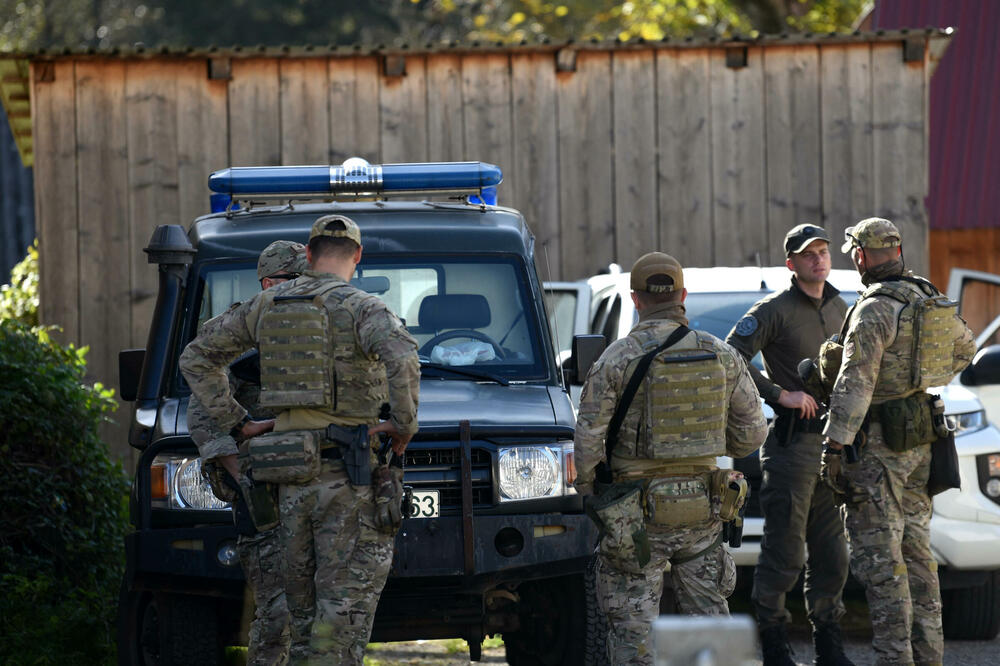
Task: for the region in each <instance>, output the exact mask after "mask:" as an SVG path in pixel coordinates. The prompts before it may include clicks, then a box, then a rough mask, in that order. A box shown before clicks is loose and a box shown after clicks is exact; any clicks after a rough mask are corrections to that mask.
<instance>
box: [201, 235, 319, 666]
mask: <svg viewBox="0 0 1000 666" xmlns="http://www.w3.org/2000/svg"><path fill="white" fill-rule="evenodd" d="M308 268H309V266H308V264H307V263H306V248H305V246H304V245H302V243H293V242H292V241H275V242H273V243H271V244H270V245H268V246H267V247H266V248H265V249H264V251H263V252H261V254H260V258H259V259H258V261H257V278H258V280H260V284H261V288H262V289H269V288H271V287H273V286H275V285H277V284H281V283H282V282H285V281H287V280H293V279H295V278H297V277H298V276H299V275H300V274H302V273H303V272H304V271H305V270H307V269H308ZM221 321H222V320H221V319H220V318H219V317H216V318H214V319H210V320H208V321H206V322H205V323H204V324H203V325H202V326H201V328H200V330H199V335H206V334H207V333H208V332H209V331H211V330H212V329H213V328H214V326H215V324H216V323H219V322H221ZM254 358H255V357H248V358H247V359H246V360H247V361H248V362H249V363H246V364H247V365H252V361H253V360H254ZM257 368H258V373H257V374H258V376H257V377H256V378H254V377H252V376H250V375H252V373H245V372H241V371H240V370H239V369H237V370H236V371H235V372H234V371H233V370H232V369H231V370H230V372H229V385H230V389H231V391H232V394H233V396H234V397H235V398H236V401H237V402H238V403H239V404H240V405H242V406H243V407H245V408H246V410H247V412H248V413H249V414H250V415H251V416H252V418H254V419H256V420H266V419H272V418H273V417H274V413H273V412H271V411H269V410H266V409H263V408H261V407H260V404H259V402H260V377H259V366H257ZM187 422H188V432H189V433H190V434H191V439H192V440H193V441H194V443H195V445H197V447H198V453H199V455H200V456H201V459H202V468H203V469H204V470H205V472H206V474H207V475H208V477H209V481H210V483H211V485H212V490H213V492H214V493H215V495H216V496H217V497H219V499H221V500H223V501H226V502H232V503H233V519H234V521H235V523H236V530H237V538H236V552H237V553H238V554H239V557H240V564H241V565H242V567H243V574H244V575H245V576H246V579H247V586H248V587H249V588H250V592H251V594H252V595H253V601H254V617H253V621H252V622H251V624H250V631H249V644H248V651H247V664H248V666H268V665H273V664H284V663H286V662H287V661H288V642H289V633H288V606H287V605H286V603H285V583H284V577H283V576H282V573H281V557H282V556H281V547H280V540H279V534H278V529H277V528H271V529H268V530H263V531H258V530H257V529H256V527H255V526H254V524H253V520H252V519H250V516H249V515H248V507H247V503H246V500H245V498H244V497H243V494H242V493H241V492H239V491H238V490H236V488H238V486H239V483H240V476H241V475H242V476H248V475H250V476H252V472H250V469H249V460H248V458H247V457H246V456H242V457H239V458H238V453H239V444H238V443H237V441H236V440H235V439H234V438H233V437H232V436H230V434H229V433H228V432H224V431H222V430H220V429H219V427H218V425H216V422H215V420H213V419H212V417H211V416H210V415H209V412H208V410H207V409H206V408H205V405H204V403H202V401H201V400H199V399H198V396H197V395H192V396H191V400H190V401H189V402H188V410H187ZM234 461H238V463H237V464H238V467H237V470H238V471H237V474H236V476H233V477H231V478H232V479H233V482H227V480H226V479H224V478H223V477H222V476H221V475H223V474H225V475H229V472H228V471H226V468H225V467H224V466H225V465H228V466H229V467H232V463H233V462H234ZM234 486H235V487H234ZM270 491H271V493H272V494H273V495H274V497H275V501H276V500H277V488H271V489H270Z"/></svg>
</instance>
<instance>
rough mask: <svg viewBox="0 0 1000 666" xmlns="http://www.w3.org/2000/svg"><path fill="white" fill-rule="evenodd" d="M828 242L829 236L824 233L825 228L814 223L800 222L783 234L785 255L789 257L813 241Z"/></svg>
mask: <svg viewBox="0 0 1000 666" xmlns="http://www.w3.org/2000/svg"><path fill="white" fill-rule="evenodd" d="M817 240H821V241H826V242H827V243H829V242H830V237H829V236H827V235H826V229H824V228H823V227H817V226H816V225H815V224H800V225H798V226H797V227H793V228H792V230H791V231H789V232H788V233H787V234H785V256H786V257H790V256H792V255H793V254H798V253H799V252H801V251H802V250H804V249H806V247H807V246H808V245H809V243H812V242H813V241H817Z"/></svg>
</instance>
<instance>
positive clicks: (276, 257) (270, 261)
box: [257, 240, 309, 280]
mask: <svg viewBox="0 0 1000 666" xmlns="http://www.w3.org/2000/svg"><path fill="white" fill-rule="evenodd" d="M307 268H309V264H308V263H307V262H306V246H305V245H303V244H302V243H294V242H292V241H286V240H279V241H274V242H273V243H271V244H270V245H268V246H267V247H265V248H264V251H263V252H261V253H260V259H258V260H257V279H258V280H263V279H264V278H266V277H271V276H272V275H281V274H292V275H300V274H301V273H303V272H304V271H305V270H306V269H307Z"/></svg>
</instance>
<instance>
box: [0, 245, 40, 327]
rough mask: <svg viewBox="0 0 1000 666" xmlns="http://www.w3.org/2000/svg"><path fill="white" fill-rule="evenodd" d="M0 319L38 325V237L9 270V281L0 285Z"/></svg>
mask: <svg viewBox="0 0 1000 666" xmlns="http://www.w3.org/2000/svg"><path fill="white" fill-rule="evenodd" d="M0 319H16V320H18V321H20V322H23V323H25V324H27V325H28V326H37V325H38V239H37V238H36V239H35V242H34V243H32V245H31V246H30V247H29V248H28V254H26V255H25V257H24V259H22V260H21V261H20V262H18V264H17V265H16V266H14V268H13V269H12V270H11V272H10V282H9V283H8V284H5V285H3V286H0Z"/></svg>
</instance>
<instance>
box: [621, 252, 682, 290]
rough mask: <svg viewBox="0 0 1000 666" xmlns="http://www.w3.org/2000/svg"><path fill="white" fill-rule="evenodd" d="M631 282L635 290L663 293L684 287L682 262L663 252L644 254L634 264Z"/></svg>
mask: <svg viewBox="0 0 1000 666" xmlns="http://www.w3.org/2000/svg"><path fill="white" fill-rule="evenodd" d="M630 284H631V287H632V290H633V291H648V292H651V293H654V294H663V293H667V292H670V291H680V290H681V289H683V288H684V271H683V269H682V268H681V265H680V262H678V261H677V260H676V259H674V258H673V257H671V256H670V255H669V254H664V253H663V252H650V253H649V254H644V255H642V256H641V257H639V259H638V260H637V261H636V262H635V263H634V264H632V277H631V279H630Z"/></svg>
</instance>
